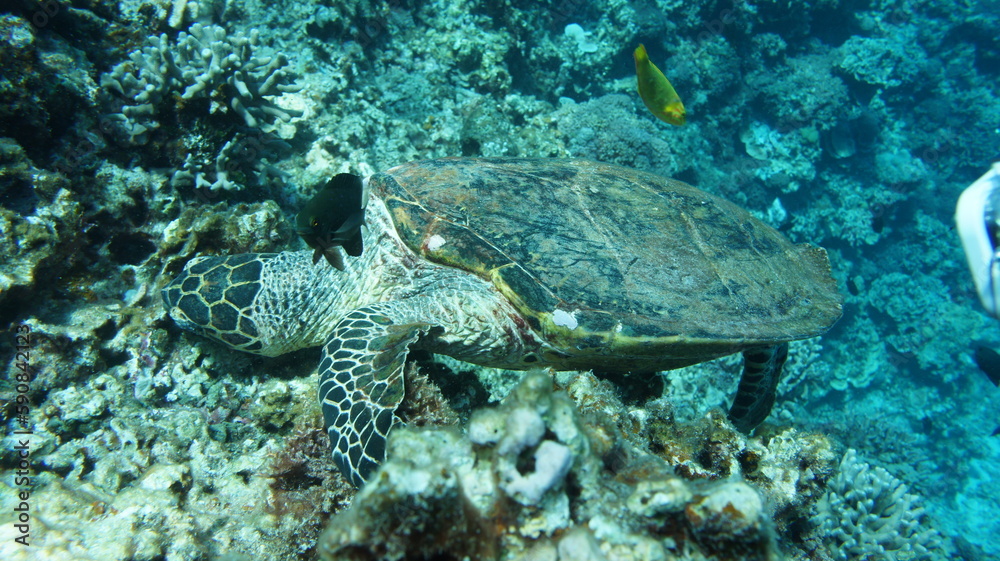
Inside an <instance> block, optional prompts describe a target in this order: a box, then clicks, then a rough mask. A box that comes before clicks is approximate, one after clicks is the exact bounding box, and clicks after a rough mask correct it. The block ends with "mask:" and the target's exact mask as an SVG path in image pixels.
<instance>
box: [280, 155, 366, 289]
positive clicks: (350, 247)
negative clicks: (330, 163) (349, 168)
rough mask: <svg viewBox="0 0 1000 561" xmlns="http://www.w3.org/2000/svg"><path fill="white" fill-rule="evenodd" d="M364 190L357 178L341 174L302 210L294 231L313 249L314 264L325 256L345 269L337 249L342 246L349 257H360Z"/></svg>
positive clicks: (362, 246)
mask: <svg viewBox="0 0 1000 561" xmlns="http://www.w3.org/2000/svg"><path fill="white" fill-rule="evenodd" d="M363 190H364V183H363V181H362V180H361V178H360V177H358V176H356V175H351V174H349V173H340V174H337V175H336V176H334V178H333V179H331V180H330V181H329V182H327V184H326V185H325V186H324V187H323V188H322V189H320V191H319V192H318V193H316V196H315V197H313V198H312V200H310V201H309V202H308V203H306V205H305V206H304V207H302V211H301V212H299V215H298V217H297V218H296V221H295V231H296V232H297V233H298V234H299V235H300V236H302V239H303V240H304V241H305V242H306V245H308V246H309V247H310V248H312V249H313V250H315V253H313V263H314V264H315V263H316V262H317V261H319V258H320V257H325V258H326V260H327V262H328V263H330V264H331V265H333V266H334V267H336V268H337V269H340V270H344V261H343V258H342V257H341V256H340V253H339V252H338V250H337V247H343V248H344V251H345V252H347V254H348V255H350V256H352V257H358V256H360V255H361V252H362V250H363V249H364V245H363V242H362V239H361V226H363V225H364V223H365V209H364V196H363Z"/></svg>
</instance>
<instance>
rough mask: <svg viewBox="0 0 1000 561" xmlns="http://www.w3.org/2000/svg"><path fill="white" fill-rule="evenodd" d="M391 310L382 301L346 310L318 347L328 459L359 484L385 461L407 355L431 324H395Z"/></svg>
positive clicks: (388, 305)
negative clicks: (328, 336) (387, 442)
mask: <svg viewBox="0 0 1000 561" xmlns="http://www.w3.org/2000/svg"><path fill="white" fill-rule="evenodd" d="M393 308H394V307H393V305H392V303H383V304H376V305H373V306H368V307H365V308H360V309H357V310H354V311H353V312H351V313H349V314H348V315H347V316H346V317H345V318H344V319H342V320H341V321H340V323H338V324H337V327H336V328H335V329H334V331H333V334H332V335H331V336H330V339H329V340H328V341H327V343H326V345H325V346H324V347H323V360H322V361H321V362H320V365H319V402H320V406H321V407H322V408H323V419H324V422H325V425H326V430H327V432H328V433H329V435H330V444H331V445H332V447H333V460H334V462H335V463H336V464H337V467H338V468H340V471H341V472H342V473H343V474H344V476H345V477H347V479H349V480H350V481H351V483H353V484H354V485H356V486H358V487H360V486H361V485H362V484H364V482H365V481H366V480H367V479H368V477H369V476H370V475H371V474H372V473H373V472H374V471H375V469H376V468H377V467H378V464H379V463H381V462H382V460H384V459H385V443H386V437H387V436H388V434H389V429H391V428H392V425H393V424H394V423H395V422H396V420H397V419H396V416H395V410H396V407H397V406H398V405H399V403H400V401H402V399H403V368H404V367H405V365H406V355H407V354H409V350H410V345H412V344H413V343H415V342H416V341H417V339H419V337H420V335H421V334H423V333H426V332H427V331H428V330H429V329H430V327H431V326H430V325H429V324H426V323H397V321H394V319H393V316H394V315H395V314H393ZM397 320H398V318H397Z"/></svg>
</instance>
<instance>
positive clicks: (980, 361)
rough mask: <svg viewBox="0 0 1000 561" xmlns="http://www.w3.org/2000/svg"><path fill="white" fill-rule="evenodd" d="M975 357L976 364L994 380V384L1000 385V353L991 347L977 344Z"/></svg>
mask: <svg viewBox="0 0 1000 561" xmlns="http://www.w3.org/2000/svg"><path fill="white" fill-rule="evenodd" d="M974 358H975V359H976V365H977V366H979V369H980V370H982V371H983V373H984V374H986V376H987V377H988V378H989V379H990V381H991V382H993V385H994V386H1000V353H997V352H996V351H994V350H993V349H991V348H989V347H983V346H977V347H976V353H975V355H974Z"/></svg>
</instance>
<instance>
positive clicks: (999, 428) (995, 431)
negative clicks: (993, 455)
mask: <svg viewBox="0 0 1000 561" xmlns="http://www.w3.org/2000/svg"><path fill="white" fill-rule="evenodd" d="M998 434H1000V427H997V428H995V429H993V434H991V435H990V436H996V435H998Z"/></svg>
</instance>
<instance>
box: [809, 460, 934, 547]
mask: <svg viewBox="0 0 1000 561" xmlns="http://www.w3.org/2000/svg"><path fill="white" fill-rule="evenodd" d="M828 486H829V490H828V491H827V493H826V495H825V496H824V497H823V498H822V499H820V500H819V502H817V503H816V506H815V513H814V515H813V517H812V522H813V524H814V525H815V526H816V535H817V536H818V537H819V538H820V539H822V540H823V541H825V542H826V543H827V545H828V547H829V549H830V552H831V553H832V554H833V555H834V556H835V557H836V558H837V559H844V560H846V559H867V560H870V561H875V560H883V559H884V560H890V561H895V560H897V559H907V560H936V559H945V558H946V556H945V554H944V552H943V550H942V542H941V536H940V534H938V532H937V531H936V530H934V529H932V528H930V527H929V525H928V521H927V516H926V514H925V513H924V509H923V507H922V506H920V498H919V497H917V496H916V495H913V494H910V493H907V492H906V491H907V487H906V485H904V484H903V483H902V482H901V481H900V480H898V479H896V478H895V477H893V476H892V474H890V473H889V472H888V471H886V470H884V469H882V468H880V467H872V466H870V465H868V464H867V463H865V462H862V461H860V460H858V459H857V455H856V454H855V452H854V450H848V451H847V453H846V454H844V458H843V460H841V462H840V471H839V472H838V473H837V475H836V476H835V477H834V478H833V479H831V480H830V482H829V483H828Z"/></svg>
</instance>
